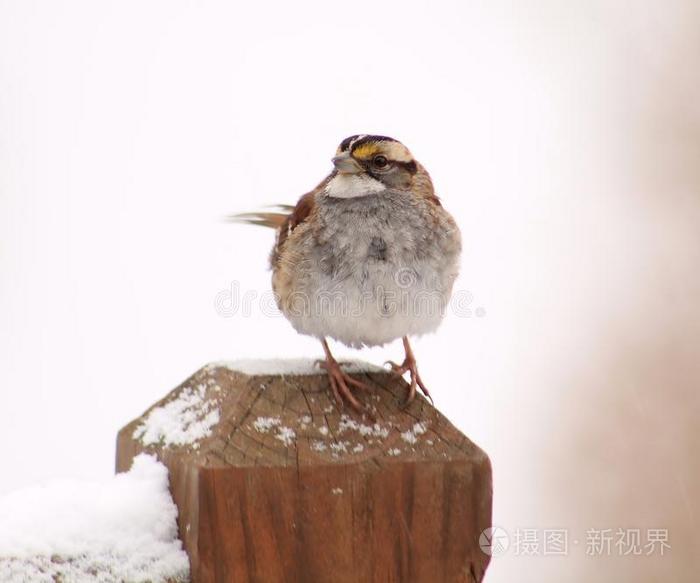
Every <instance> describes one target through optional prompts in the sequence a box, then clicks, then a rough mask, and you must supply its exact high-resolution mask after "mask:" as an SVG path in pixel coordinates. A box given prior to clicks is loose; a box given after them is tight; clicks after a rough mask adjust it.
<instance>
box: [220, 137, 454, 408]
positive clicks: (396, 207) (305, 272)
mask: <svg viewBox="0 0 700 583" xmlns="http://www.w3.org/2000/svg"><path fill="white" fill-rule="evenodd" d="M333 164H334V166H335V168H334V170H333V171H332V172H331V173H330V174H329V175H328V176H327V177H326V178H324V179H323V181H322V182H321V183H320V184H319V185H318V186H317V187H316V188H314V189H313V190H312V191H311V192H308V193H307V194H305V195H304V196H302V197H301V198H300V199H299V201H298V202H297V204H296V206H293V207H292V206H281V207H280V209H281V210H282V212H259V213H245V214H239V215H234V216H232V217H231V218H232V219H233V220H235V221H239V222H246V223H252V224H257V225H263V226H266V227H272V228H274V229H276V230H277V240H276V242H275V245H274V247H273V249H272V254H271V257H270V263H271V266H272V287H273V290H274V292H275V294H276V299H277V304H278V306H279V309H280V310H281V311H282V313H283V314H284V316H285V317H286V318H287V319H288V320H289V321H290V322H291V323H292V326H294V328H295V329H296V330H297V331H298V332H300V333H302V334H308V335H310V336H315V337H317V338H318V339H319V340H320V341H321V343H322V344H323V349H324V351H325V354H326V360H325V362H324V363H323V366H324V367H325V369H326V371H327V373H328V377H329V381H330V386H331V390H332V392H333V395H334V396H335V398H336V400H337V401H338V402H339V403H340V404H342V403H343V402H344V401H347V402H348V403H349V404H350V405H351V406H352V407H353V408H354V409H356V410H358V411H364V410H365V407H364V405H363V404H362V402H361V401H360V400H359V399H358V398H357V397H356V396H355V395H354V394H353V389H355V388H358V389H362V388H368V387H367V386H366V385H364V384H363V383H361V382H360V381H358V380H357V379H356V378H352V377H351V376H350V375H348V374H347V373H346V372H345V371H344V370H343V369H342V367H341V366H340V364H339V363H338V362H337V361H336V360H335V358H334V357H333V355H332V354H331V351H330V349H329V347H328V343H327V341H326V338H333V339H335V340H338V341H340V342H342V343H344V344H346V345H348V346H351V347H356V348H359V347H362V346H379V345H383V344H385V343H387V342H390V341H392V340H395V339H397V338H402V339H403V344H404V348H405V353H406V357H405V360H404V361H403V363H402V364H401V365H398V364H395V363H390V364H391V366H392V369H393V370H394V371H395V372H396V373H397V374H401V375H403V374H404V373H406V372H408V373H409V374H410V380H411V384H410V389H409V392H408V395H407V402H410V401H412V400H413V398H414V397H415V394H416V388H417V387H420V388H421V390H422V391H423V392H424V393H425V395H426V396H429V393H428V390H427V389H426V387H425V385H424V384H423V381H422V379H421V378H420V375H419V374H418V369H417V366H416V359H415V357H414V355H413V352H412V350H411V346H410V344H409V341H408V337H409V336H410V335H415V334H424V333H426V332H432V331H434V330H435V329H436V328H437V327H438V325H439V324H440V321H441V320H442V317H443V314H444V310H445V307H446V305H447V303H448V301H449V299H450V295H451V293H452V285H453V283H454V280H455V278H456V277H457V272H458V268H459V254H460V249H461V242H460V233H459V229H458V227H457V225H456V223H455V221H454V219H453V218H452V217H451V216H450V214H449V213H448V212H447V211H446V210H445V209H444V208H443V207H442V205H441V203H440V200H439V199H438V197H437V196H436V195H435V192H434V190H433V183H432V181H431V179H430V176H429V175H428V173H427V171H426V170H425V168H423V166H421V164H419V163H418V162H417V161H416V160H414V158H413V156H412V155H411V153H410V152H409V150H408V149H407V148H406V147H405V146H404V145H403V144H401V143H400V142H398V141H397V140H394V139H393V138H388V137H385V136H374V135H356V136H351V137H349V138H346V139H345V140H343V141H342V142H341V143H340V146H339V147H338V150H337V151H336V155H335V157H334V158H333Z"/></svg>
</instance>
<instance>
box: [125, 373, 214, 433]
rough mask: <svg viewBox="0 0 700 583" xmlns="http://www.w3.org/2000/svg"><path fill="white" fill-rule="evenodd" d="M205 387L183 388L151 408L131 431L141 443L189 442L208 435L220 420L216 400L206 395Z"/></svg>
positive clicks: (202, 385) (203, 385)
mask: <svg viewBox="0 0 700 583" xmlns="http://www.w3.org/2000/svg"><path fill="white" fill-rule="evenodd" d="M206 390H207V386H206V385H205V384H200V385H197V387H194V388H192V387H185V388H183V389H182V391H180V394H179V395H178V396H177V398H175V399H173V400H172V401H169V402H168V403H166V404H165V405H161V406H160V407H156V408H155V409H152V410H151V411H150V412H149V413H148V415H147V416H146V418H145V419H144V421H143V423H141V425H139V426H138V427H137V428H136V429H135V430H134V433H133V437H134V439H140V440H141V443H143V444H144V445H153V444H157V443H162V444H163V445H165V446H170V445H176V446H183V445H192V444H195V443H196V442H197V441H199V440H200V439H202V438H204V437H207V436H209V435H211V428H212V427H213V426H214V425H216V424H217V423H218V422H219V417H220V412H219V409H218V407H216V406H215V401H213V400H210V399H207V398H206Z"/></svg>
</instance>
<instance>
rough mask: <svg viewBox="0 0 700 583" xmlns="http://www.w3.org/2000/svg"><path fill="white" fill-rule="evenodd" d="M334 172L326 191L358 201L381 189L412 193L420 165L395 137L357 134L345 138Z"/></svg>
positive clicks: (335, 161)
mask: <svg viewBox="0 0 700 583" xmlns="http://www.w3.org/2000/svg"><path fill="white" fill-rule="evenodd" d="M333 165H334V166H335V171H334V173H333V174H332V175H331V177H330V180H329V182H328V185H327V187H326V192H327V194H328V195H329V196H332V197H337V198H355V197H357V196H365V195H367V194H374V193H377V192H381V191H382V190H386V189H392V190H410V189H411V186H412V185H413V182H414V177H415V176H416V174H417V173H418V171H419V169H420V166H419V164H417V162H416V161H415V160H414V159H413V155H412V154H411V152H409V150H408V148H407V147H406V146H404V145H403V144H402V143H401V142H399V141H398V140H395V139H394V138H388V137H386V136H370V135H357V136H350V137H349V138H345V139H344V140H343V141H342V142H340V145H339V146H338V149H337V150H336V153H335V156H334V158H333Z"/></svg>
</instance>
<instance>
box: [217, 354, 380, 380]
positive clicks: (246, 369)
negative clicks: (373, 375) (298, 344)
mask: <svg viewBox="0 0 700 583" xmlns="http://www.w3.org/2000/svg"><path fill="white" fill-rule="evenodd" d="M317 363H318V359H314V358H284V359H275V358H270V359H257V358H256V359H240V360H229V361H221V362H214V363H212V364H210V365H209V366H210V367H212V368H215V367H217V366H221V367H224V368H228V369H229V370H232V371H235V372H240V373H243V374H246V375H249V376H255V375H304V376H306V375H315V374H326V371H325V369H323V368H321V367H320V366H318V364H317ZM341 364H342V366H343V368H344V369H345V370H346V371H347V372H349V373H364V372H386V370H385V369H383V368H382V367H380V366H376V365H374V364H370V363H369V362H364V361H362V360H343V361H341Z"/></svg>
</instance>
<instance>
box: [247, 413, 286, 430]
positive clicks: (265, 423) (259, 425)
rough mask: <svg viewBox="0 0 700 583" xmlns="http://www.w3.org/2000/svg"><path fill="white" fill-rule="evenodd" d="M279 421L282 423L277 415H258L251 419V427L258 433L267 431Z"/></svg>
mask: <svg viewBox="0 0 700 583" xmlns="http://www.w3.org/2000/svg"><path fill="white" fill-rule="evenodd" d="M280 423H282V420H281V419H280V418H279V417H258V418H257V419H256V420H255V421H253V427H254V428H255V431H257V432H258V433H267V432H268V431H270V429H272V428H273V427H276V426H277V425H279V424H280Z"/></svg>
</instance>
